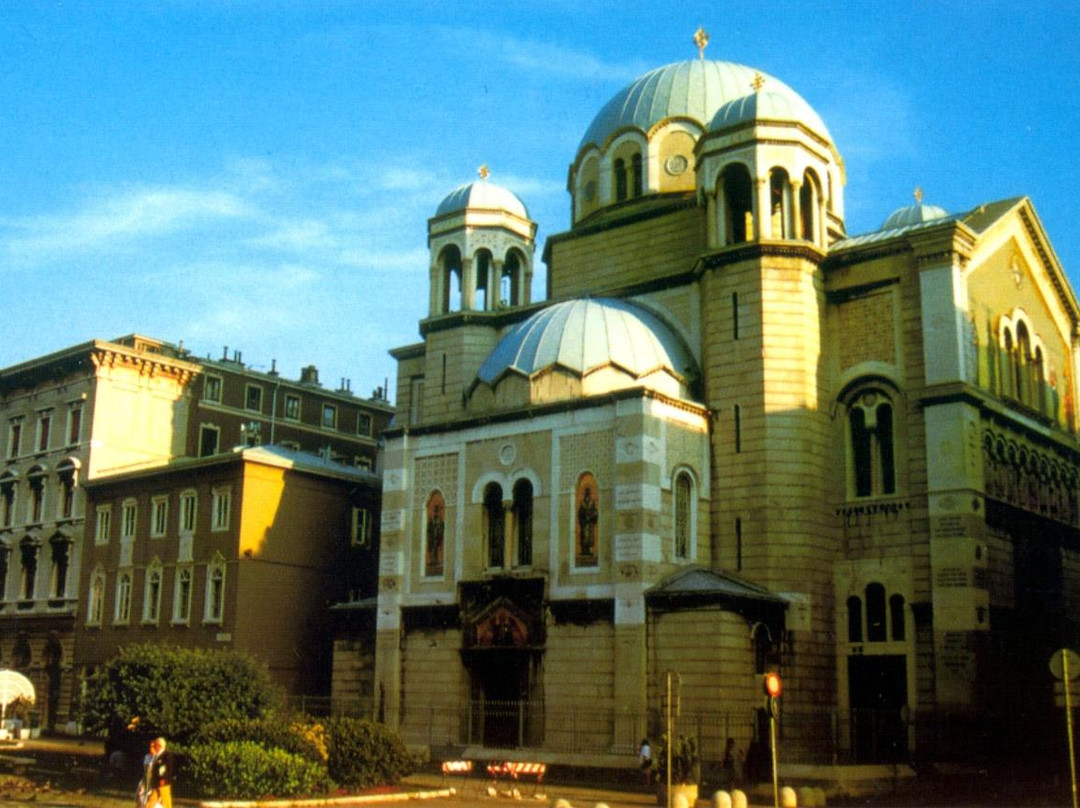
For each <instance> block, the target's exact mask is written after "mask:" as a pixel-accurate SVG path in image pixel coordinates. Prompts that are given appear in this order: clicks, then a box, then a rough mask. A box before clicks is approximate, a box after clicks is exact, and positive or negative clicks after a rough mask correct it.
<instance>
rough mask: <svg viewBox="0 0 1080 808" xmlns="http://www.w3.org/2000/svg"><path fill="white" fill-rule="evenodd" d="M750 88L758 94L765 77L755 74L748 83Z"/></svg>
mask: <svg viewBox="0 0 1080 808" xmlns="http://www.w3.org/2000/svg"><path fill="white" fill-rule="evenodd" d="M750 86H751V87H753V88H754V92H755V93H760V92H761V88H762V87H764V86H765V77H764V76H763V75H761V74H760V73H755V74H754V80H753V81H752V82H750Z"/></svg>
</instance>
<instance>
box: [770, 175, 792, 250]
mask: <svg viewBox="0 0 1080 808" xmlns="http://www.w3.org/2000/svg"><path fill="white" fill-rule="evenodd" d="M769 227H770V235H771V237H772V238H774V239H782V238H790V236H791V182H790V180H789V179H788V174H787V172H786V171H784V169H782V168H774V169H773V170H772V171H770V172H769Z"/></svg>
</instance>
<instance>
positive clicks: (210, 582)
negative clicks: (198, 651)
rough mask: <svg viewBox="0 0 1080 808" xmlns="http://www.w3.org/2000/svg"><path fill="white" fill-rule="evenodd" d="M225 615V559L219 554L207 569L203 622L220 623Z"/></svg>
mask: <svg viewBox="0 0 1080 808" xmlns="http://www.w3.org/2000/svg"><path fill="white" fill-rule="evenodd" d="M224 613H225V559H224V558H222V557H221V555H220V554H218V555H217V556H216V557H215V558H214V560H213V561H211V562H210V564H208V565H207V567H206V609H205V618H204V621H203V622H206V623H220V622H221V621H222V618H223V616H224Z"/></svg>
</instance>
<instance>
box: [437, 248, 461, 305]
mask: <svg viewBox="0 0 1080 808" xmlns="http://www.w3.org/2000/svg"><path fill="white" fill-rule="evenodd" d="M461 280H462V277H461V251H460V250H459V249H458V248H457V247H456V246H455V245H453V244H451V245H449V246H447V247H445V248H444V249H443V251H442V253H440V254H439V282H440V284H441V286H442V290H441V292H442V297H441V300H440V301H439V302H440V308H439V311H438V312H437V313H438V314H446V313H447V312H451V311H460V310H461Z"/></svg>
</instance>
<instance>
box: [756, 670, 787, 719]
mask: <svg viewBox="0 0 1080 808" xmlns="http://www.w3.org/2000/svg"><path fill="white" fill-rule="evenodd" d="M761 684H762V688H763V689H764V690H765V709H766V710H767V711H768V713H769V716H770V717H772V718H777V717H778V716H779V715H780V694H781V693H782V692H783V690H784V683H783V682H782V681H781V680H780V674H778V673H775V672H773V671H770V672H769V673H766V674H765V676H764V677H763V678H762V680H761Z"/></svg>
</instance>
